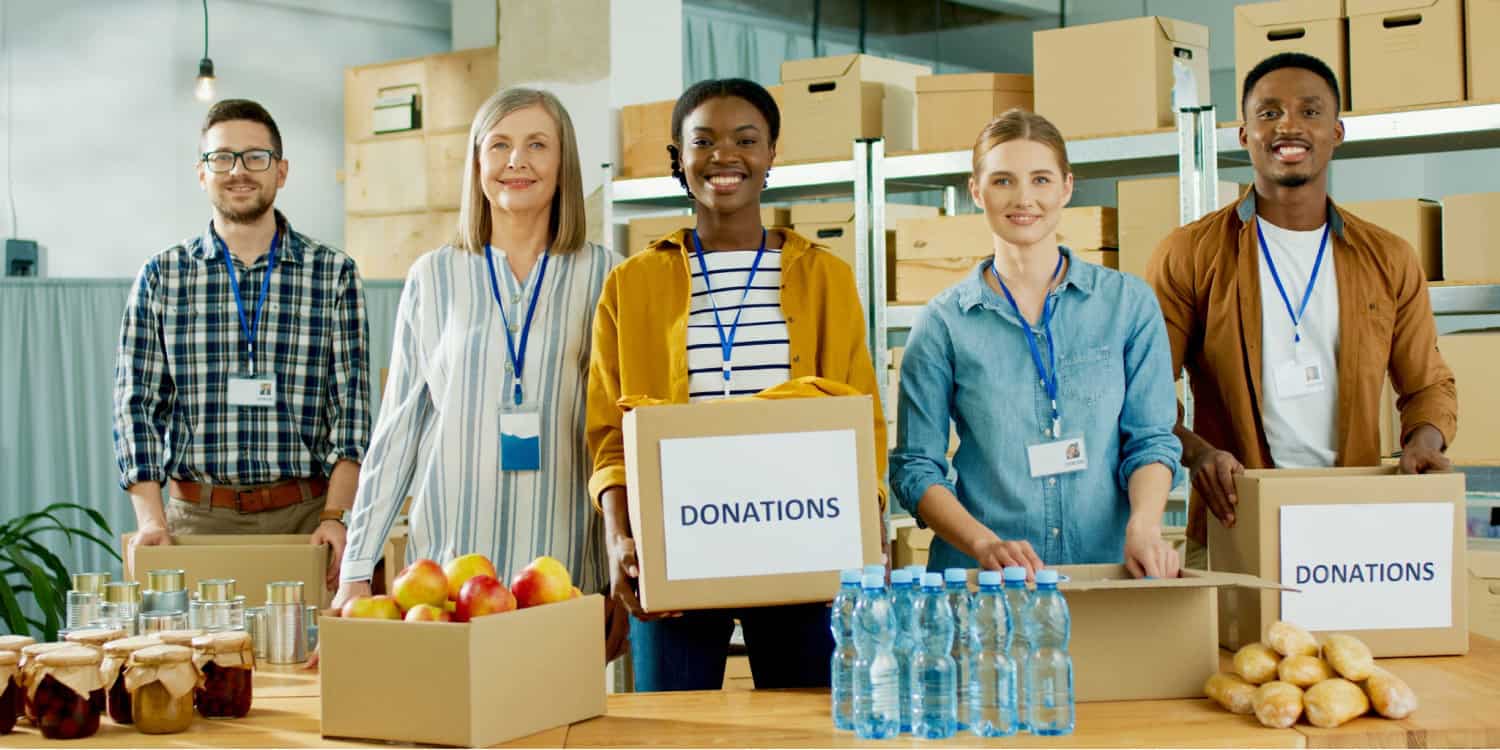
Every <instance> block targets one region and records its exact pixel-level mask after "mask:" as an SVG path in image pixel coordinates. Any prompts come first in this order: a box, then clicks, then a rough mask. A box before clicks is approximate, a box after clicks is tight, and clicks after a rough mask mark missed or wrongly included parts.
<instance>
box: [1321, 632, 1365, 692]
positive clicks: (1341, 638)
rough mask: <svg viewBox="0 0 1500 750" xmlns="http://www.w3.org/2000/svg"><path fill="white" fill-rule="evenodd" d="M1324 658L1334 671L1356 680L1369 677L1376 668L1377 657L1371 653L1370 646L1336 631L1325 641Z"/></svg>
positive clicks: (1359, 680)
mask: <svg viewBox="0 0 1500 750" xmlns="http://www.w3.org/2000/svg"><path fill="white" fill-rule="evenodd" d="M1323 658H1324V659H1327V660H1328V666H1330V667H1333V671H1335V672H1338V673H1339V675H1340V676H1342V677H1343V678H1344V679H1346V680H1352V681H1354V682H1361V681H1363V680H1366V679H1369V677H1370V673H1371V672H1373V671H1374V670H1375V657H1373V656H1371V655H1370V647H1369V646H1366V645H1365V642H1364V641H1361V640H1360V639H1358V638H1355V637H1354V636H1352V635H1344V634H1342V633H1335V634H1333V635H1330V636H1328V638H1327V640H1325V641H1323Z"/></svg>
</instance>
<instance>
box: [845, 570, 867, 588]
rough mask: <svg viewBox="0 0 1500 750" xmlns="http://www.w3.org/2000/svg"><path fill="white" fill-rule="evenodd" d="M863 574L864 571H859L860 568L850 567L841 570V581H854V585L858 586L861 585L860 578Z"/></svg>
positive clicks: (847, 582) (846, 582)
mask: <svg viewBox="0 0 1500 750" xmlns="http://www.w3.org/2000/svg"><path fill="white" fill-rule="evenodd" d="M863 576H864V574H863V573H861V572H859V571H858V570H855V569H854V568H850V569H848V570H841V571H839V583H840V584H850V583H852V584H854V585H856V586H857V585H859V581H860V579H861V578H862V577H863Z"/></svg>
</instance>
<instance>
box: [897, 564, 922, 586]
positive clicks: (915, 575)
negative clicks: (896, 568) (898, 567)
mask: <svg viewBox="0 0 1500 750" xmlns="http://www.w3.org/2000/svg"><path fill="white" fill-rule="evenodd" d="M902 570H909V571H911V585H913V586H915V587H917V588H918V589H919V590H920V589H921V588H922V576H924V575H927V566H926V565H908V566H906V567H904V568H902Z"/></svg>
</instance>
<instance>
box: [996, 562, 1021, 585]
mask: <svg viewBox="0 0 1500 750" xmlns="http://www.w3.org/2000/svg"><path fill="white" fill-rule="evenodd" d="M1000 572H1001V574H1002V575H1003V576H1004V578H1005V580H1006V581H1009V582H1012V583H1013V582H1016V581H1020V582H1022V583H1025V582H1026V569H1025V568H1023V567H1021V566H1019V565H1007V566H1005V570H1002V571H1000Z"/></svg>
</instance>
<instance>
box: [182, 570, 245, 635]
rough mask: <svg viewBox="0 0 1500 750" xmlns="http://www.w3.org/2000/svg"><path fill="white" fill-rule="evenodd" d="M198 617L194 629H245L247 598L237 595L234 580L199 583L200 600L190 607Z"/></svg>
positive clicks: (225, 579)
mask: <svg viewBox="0 0 1500 750" xmlns="http://www.w3.org/2000/svg"><path fill="white" fill-rule="evenodd" d="M189 606H190V607H194V606H195V608H196V612H197V617H196V618H192V619H190V621H191V622H193V625H192V626H193V627H197V628H202V629H204V630H206V631H208V632H211V633H212V632H217V631H221V630H244V629H245V597H244V596H241V595H238V594H236V593H235V582H234V579H233V578H211V579H207V580H203V581H199V582H198V598H197V600H196V601H195V602H194V603H193V604H190V605H189Z"/></svg>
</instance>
